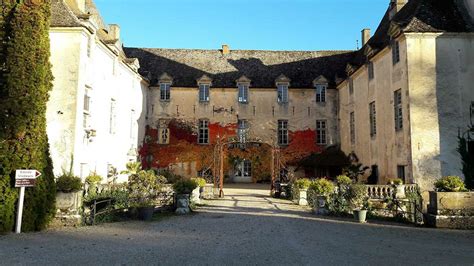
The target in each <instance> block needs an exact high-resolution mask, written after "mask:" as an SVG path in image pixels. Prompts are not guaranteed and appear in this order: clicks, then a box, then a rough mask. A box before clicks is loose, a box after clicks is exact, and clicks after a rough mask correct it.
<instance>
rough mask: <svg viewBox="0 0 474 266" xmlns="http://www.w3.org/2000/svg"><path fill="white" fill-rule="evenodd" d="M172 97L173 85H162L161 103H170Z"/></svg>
mask: <svg viewBox="0 0 474 266" xmlns="http://www.w3.org/2000/svg"><path fill="white" fill-rule="evenodd" d="M170 96H171V84H170V83H160V101H163V102H168V101H169V100H170Z"/></svg>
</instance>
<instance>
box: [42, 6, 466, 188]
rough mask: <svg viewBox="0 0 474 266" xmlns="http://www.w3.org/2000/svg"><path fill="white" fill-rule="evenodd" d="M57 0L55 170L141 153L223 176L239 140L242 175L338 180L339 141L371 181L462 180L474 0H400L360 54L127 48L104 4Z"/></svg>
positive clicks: (238, 177) (237, 161)
mask: <svg viewBox="0 0 474 266" xmlns="http://www.w3.org/2000/svg"><path fill="white" fill-rule="evenodd" d="M53 3H54V4H53V21H52V28H51V41H52V62H53V66H54V68H53V72H54V74H55V77H56V79H55V89H54V90H53V92H52V98H51V103H50V106H49V107H48V123H49V126H48V133H49V135H50V141H51V146H52V154H53V160H54V161H55V162H54V163H55V167H56V168H57V167H58V166H59V167H65V166H66V165H67V162H69V161H68V160H69V156H70V154H74V165H75V167H74V169H75V171H80V172H81V173H82V172H87V171H92V170H94V171H99V172H101V173H104V171H107V168H110V166H113V167H123V165H124V163H125V162H126V161H128V160H134V159H136V158H137V157H138V158H139V159H140V160H141V161H142V163H143V165H144V166H145V167H147V168H153V169H157V170H162V169H167V170H170V171H172V172H174V173H176V174H180V175H184V176H189V177H192V176H197V175H209V174H210V175H213V174H216V170H217V169H216V167H215V165H216V160H217V161H218V160H222V158H221V157H220V156H221V155H220V154H221V152H220V150H219V149H218V148H216V147H220V145H224V144H226V145H225V147H226V152H225V153H226V156H225V159H224V160H225V165H226V166H225V169H224V171H225V175H226V178H227V179H228V180H229V181H234V182H258V181H267V180H269V178H270V176H271V175H272V171H274V170H275V169H272V166H273V167H274V165H275V164H274V162H275V158H277V160H278V163H277V165H278V169H279V170H281V171H280V172H279V173H277V174H278V175H279V174H282V175H287V174H289V175H294V176H296V177H302V176H308V177H323V176H328V177H333V176H335V175H337V174H338V173H340V170H341V166H342V165H343V164H345V163H346V162H344V160H339V159H338V158H340V156H338V155H340V154H339V153H338V152H337V150H338V148H340V149H341V150H342V152H344V153H345V154H347V155H349V154H351V157H352V158H353V159H354V158H357V159H358V160H359V162H360V163H362V164H363V165H365V166H368V167H370V168H371V170H370V171H368V172H367V176H369V175H370V178H369V179H370V181H371V182H377V183H380V184H385V183H386V182H387V181H388V180H389V179H391V178H395V177H400V178H402V179H404V180H405V182H416V183H418V184H420V185H421V187H422V189H423V190H427V189H430V188H431V186H432V182H433V180H435V179H437V178H440V177H441V176H445V175H459V176H462V172H461V170H460V169H461V161H460V157H459V155H458V154H457V151H456V149H457V146H458V144H457V143H458V142H457V141H458V132H459V131H460V130H464V129H465V128H466V125H468V124H469V119H470V109H469V107H470V106H471V105H472V103H473V102H474V88H473V86H474V85H473V84H474V33H473V30H474V21H473V18H474V16H473V14H474V1H472V0H446V1H437V0H410V1H406V0H391V1H390V3H389V7H388V9H387V12H386V14H385V16H384V17H383V19H382V21H381V23H380V25H379V26H378V28H377V29H376V31H375V33H374V35H373V36H371V34H370V30H369V29H364V30H363V31H362V44H363V46H362V48H361V49H359V50H357V51H255V50H232V49H231V48H230V47H229V46H227V45H223V46H222V47H221V49H218V50H190V49H155V48H124V49H122V45H121V43H120V34H119V27H118V26H116V25H106V24H105V23H104V22H103V21H102V19H100V15H99V13H98V11H97V10H96V8H95V6H94V5H93V3H92V1H91V0H87V1H84V0H68V1H64V0H54V1H53ZM78 7H79V8H78ZM134 58H136V59H134ZM137 71H138V72H137ZM88 101H89V102H88ZM87 103H89V104H87ZM90 106H93V108H91V107H90ZM88 108H91V110H89V109H88ZM86 120H87V121H90V122H87V123H86V122H85V121H86ZM88 123H90V124H88ZM115 123H117V125H116V127H115V129H116V131H112V130H111V125H115ZM111 132H115V133H111ZM69 143H74V145H69ZM242 143H247V145H245V146H241V145H239V144H242ZM135 151H136V153H135ZM328 154H331V155H332V156H335V157H337V158H335V159H334V161H331V160H329V162H328V158H331V157H328V156H329V155H328ZM323 157H324V158H325V159H322V158H323ZM322 161H325V162H324V163H322ZM331 162H337V163H331ZM312 164H313V167H311V165H312ZM107 165H109V167H107ZM280 166H281V167H280ZM280 168H281V169H280ZM56 171H58V170H57V169H56Z"/></svg>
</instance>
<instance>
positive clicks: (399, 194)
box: [389, 178, 406, 199]
mask: <svg viewBox="0 0 474 266" xmlns="http://www.w3.org/2000/svg"><path fill="white" fill-rule="evenodd" d="M389 184H390V185H392V186H393V187H394V188H395V197H396V198H397V199H403V198H405V196H406V195H405V185H404V184H403V180H402V179H401V178H392V179H390V181H389Z"/></svg>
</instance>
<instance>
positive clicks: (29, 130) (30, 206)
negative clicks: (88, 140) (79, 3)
mask: <svg viewBox="0 0 474 266" xmlns="http://www.w3.org/2000/svg"><path fill="white" fill-rule="evenodd" d="M0 1H2V7H3V9H2V15H1V18H0V23H1V25H0V37H2V42H1V44H0V45H1V47H0V48H1V49H0V51H1V52H0V60H1V61H0V66H1V69H0V71H1V72H0V78H1V83H0V232H1V231H3V232H8V231H11V230H12V229H13V225H14V218H15V202H16V199H17V189H15V188H14V187H13V185H14V176H15V170H17V169H37V170H39V171H40V172H41V173H42V176H41V177H39V178H38V180H37V185H36V187H34V188H28V189H26V195H25V208H24V214H23V230H24V231H32V230H41V229H43V228H44V227H45V226H46V225H47V223H48V221H49V220H50V218H51V217H52V215H54V210H55V209H54V201H55V193H56V189H55V183H54V175H53V171H52V170H53V169H52V163H51V159H50V156H49V147H48V139H47V135H46V104H47V101H48V97H49V91H50V90H51V88H52V79H53V76H52V73H51V64H50V62H49V56H50V51H49V49H50V48H49V24H50V16H51V14H50V12H51V10H50V9H51V2H50V0H24V1H23V0H0Z"/></svg>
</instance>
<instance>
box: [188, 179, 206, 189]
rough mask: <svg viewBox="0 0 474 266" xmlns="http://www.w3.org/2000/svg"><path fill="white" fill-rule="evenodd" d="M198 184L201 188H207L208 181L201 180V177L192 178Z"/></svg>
mask: <svg viewBox="0 0 474 266" xmlns="http://www.w3.org/2000/svg"><path fill="white" fill-rule="evenodd" d="M191 180H193V181H194V182H196V184H198V186H199V187H205V186H206V179H204V178H201V177H196V178H191Z"/></svg>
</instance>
